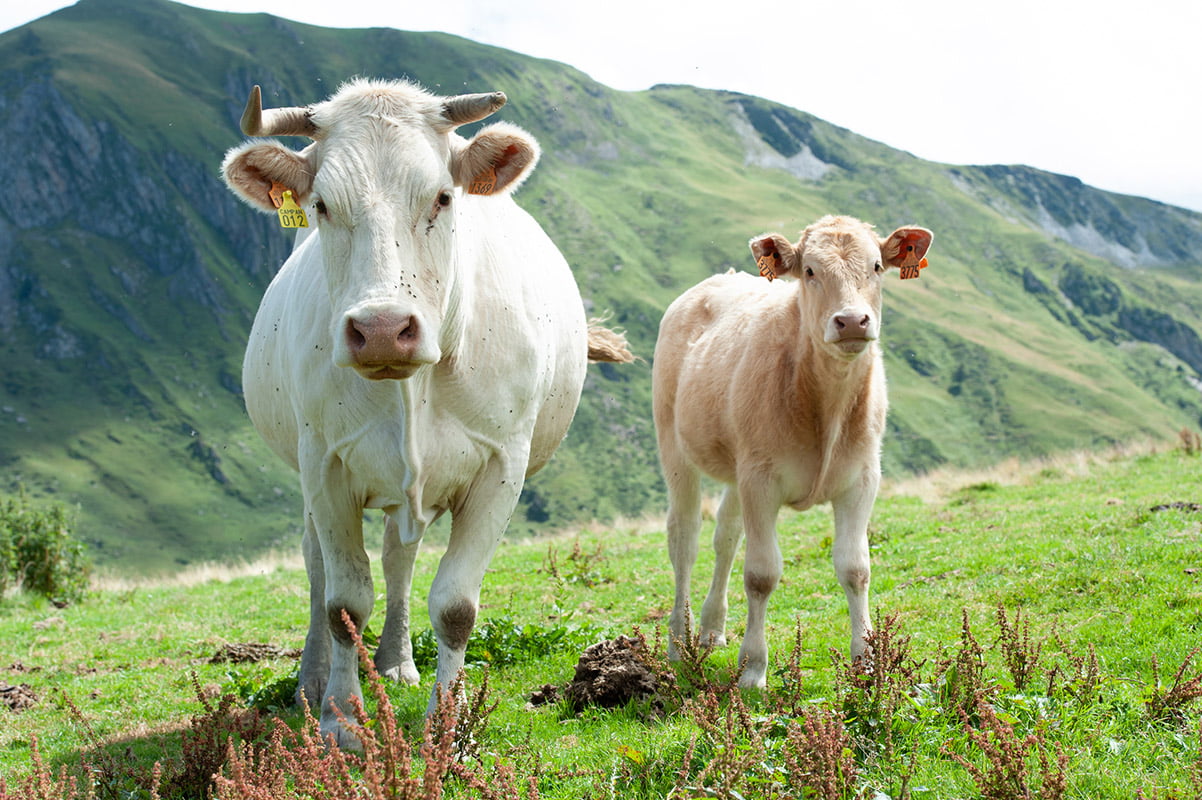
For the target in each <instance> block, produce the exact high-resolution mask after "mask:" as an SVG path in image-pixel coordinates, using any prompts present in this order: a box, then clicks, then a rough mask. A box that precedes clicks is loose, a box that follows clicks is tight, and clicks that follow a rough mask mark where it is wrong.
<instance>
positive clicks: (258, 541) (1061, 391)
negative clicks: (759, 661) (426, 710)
mask: <svg viewBox="0 0 1202 800" xmlns="http://www.w3.org/2000/svg"><path fill="white" fill-rule="evenodd" d="M0 66H2V67H3V70H2V71H0V76H2V77H0V161H2V162H3V163H5V164H6V165H9V166H8V169H9V170H10V171H11V173H12V176H11V179H10V181H9V187H10V188H9V190H8V191H7V192H6V193H5V194H4V195H3V196H0V333H2V334H3V339H2V341H0V352H2V353H3V357H4V361H5V375H4V380H3V381H0V393H2V394H3V397H0V408H2V409H3V413H0V482H2V484H0V485H7V486H8V487H9V488H12V487H14V486H15V485H17V484H18V483H21V484H24V485H26V486H27V487H28V488H29V489H30V490H31V491H32V492H34V493H35V494H44V495H55V496H57V497H58V498H59V499H63V500H66V501H68V502H71V503H78V504H79V505H80V509H81V528H82V529H83V531H84V533H85V535H86V536H87V538H89V539H90V540H91V541H92V542H93V544H94V546H95V547H96V548H97V552H98V554H99V557H100V558H101V560H102V561H105V562H108V563H120V564H122V565H124V566H125V567H126V568H129V569H133V570H149V571H163V570H169V569H175V568H177V567H178V566H179V565H181V564H186V563H189V562H193V561H198V560H209V559H230V558H234V557H238V556H241V555H244V554H247V553H253V552H257V551H259V550H260V549H262V548H263V547H266V546H269V545H271V544H272V543H276V542H282V541H291V540H293V539H295V538H296V531H297V529H298V527H299V526H298V523H297V519H298V518H299V503H298V499H297V492H296V489H295V485H296V481H295V478H294V476H293V475H291V474H290V472H289V471H288V470H287V469H286V468H284V467H283V466H282V465H281V464H279V463H278V462H277V460H276V459H274V457H272V456H271V455H270V454H269V453H267V452H266V449H265V448H264V447H263V446H262V445H261V444H260V443H259V441H258V438H257V436H256V435H255V434H254V432H253V431H252V430H251V429H250V428H249V425H248V424H247V422H246V418H245V414H244V412H243V410H242V406H241V397H240V386H239V378H238V376H239V373H240V367H239V364H240V360H241V351H242V345H243V342H244V338H245V335H246V332H247V330H248V328H249V325H250V321H251V319H252V318H253V314H254V310H255V308H256V306H257V303H258V299H259V297H260V296H261V293H262V290H263V288H264V287H265V285H266V283H267V281H268V280H269V279H270V276H271V275H272V274H273V273H274V270H275V269H276V268H277V267H278V265H279V264H280V263H281V262H282V261H283V259H284V258H285V257H286V255H287V252H288V249H289V244H290V243H289V240H288V238H287V237H286V236H285V235H283V234H282V232H281V231H279V229H278V228H276V227H274V224H273V222H272V220H270V219H268V218H266V217H263V216H260V215H257V214H255V213H253V212H251V211H250V210H248V209H246V208H245V207H243V206H241V205H240V204H239V203H238V201H237V200H235V199H234V198H233V197H232V196H231V195H230V194H229V193H228V192H227V191H226V190H225V189H224V188H223V186H222V185H221V184H220V181H219V179H218V177H217V165H218V164H219V162H220V159H221V156H222V154H223V152H224V151H225V149H227V148H228V147H230V146H232V145H234V144H236V143H237V142H238V141H239V140H240V136H239V134H238V131H237V118H238V116H239V114H240V111H241V107H242V104H243V102H244V100H245V96H246V92H247V90H248V88H249V87H250V86H251V85H252V84H254V83H259V84H262V85H263V86H264V89H265V95H266V102H267V103H268V104H275V105H292V104H305V103H309V102H313V101H316V100H319V99H321V98H323V97H325V96H327V95H328V94H329V93H330V92H331V91H333V89H334V88H335V87H336V86H337V85H338V83H339V82H340V81H342V80H344V79H346V78H348V77H350V76H353V75H358V74H363V75H373V76H384V77H408V78H412V79H414V80H417V81H419V82H420V83H422V84H423V85H425V86H427V87H428V88H431V89H434V90H437V91H441V92H444V93H447V94H451V93H456V92H460V91H483V90H491V89H501V90H504V91H505V92H506V93H507V94H508V95H509V97H510V103H509V105H508V106H506V108H505V109H503V110H502V112H501V113H500V114H499V115H498V118H501V119H506V120H510V121H513V122H517V123H519V124H521V125H523V126H525V127H527V128H529V129H530V130H531V131H532V132H533V133H534V134H535V135H536V136H537V137H538V139H539V140H540V142H541V143H542V145H543V148H544V153H545V155H544V159H543V162H542V163H541V165H540V166H539V168H538V169H537V170H536V172H535V174H534V175H533V177H532V178H531V180H530V181H529V182H528V184H527V185H526V186H524V187H523V189H522V190H521V192H520V193H519V195H518V201H519V202H520V203H521V204H522V205H523V206H524V207H526V208H527V209H529V210H530V211H531V212H532V213H533V214H534V215H535V216H536V217H537V218H538V219H539V220H540V222H542V224H543V225H544V226H545V227H546V229H547V230H548V232H549V233H550V234H551V236H552V238H553V239H554V240H555V241H556V242H557V243H558V244H559V246H560V247H561V249H562V250H563V251H564V253H565V254H566V255H567V257H568V260H569V262H570V263H571V264H572V265H573V267H574V269H575V272H576V274H577V278H578V281H579V283H580V285H581V289H582V293H583V294H584V297H585V300H586V304H587V305H588V306H589V308H590V310H592V311H594V312H596V313H611V314H612V322H613V324H615V325H617V326H619V327H622V328H625V329H626V330H627V332H628V334H629V336H630V339H631V341H632V343H633V345H634V349H635V350H636V352H637V353H638V354H639V355H640V356H642V357H643V359H644V361H642V362H640V363H637V364H635V365H632V366H629V367H624V368H617V369H612V368H596V367H595V368H592V370H591V371H590V375H589V379H588V384H587V386H586V391H585V397H584V400H583V402H582V405H581V409H580V412H579V414H578V415H577V419H576V422H575V424H574V426H573V429H572V431H571V433H570V434H569V437H568V440H567V442H566V443H565V446H564V447H563V448H562V449H561V451H560V453H559V455H558V456H557V457H556V459H555V460H554V461H553V462H552V464H551V465H550V466H549V467H548V468H547V469H546V470H545V471H544V472H543V473H542V474H540V475H539V476H536V478H535V479H534V480H533V481H531V482H530V484H529V486H528V488H527V491H526V493H525V494H524V496H523V501H522V509H523V513H522V514H521V515H519V519H518V520H517V521H516V522H515V524H514V529H515V532H516V533H518V534H523V533H527V532H530V531H533V530H546V529H554V528H557V527H562V526H565V525H569V524H571V523H573V522H574V521H579V520H588V519H612V518H614V517H616V516H618V515H638V514H641V513H644V512H654V511H658V510H660V509H661V507H662V503H663V491H662V487H661V482H660V479H659V476H658V470H657V468H656V457H655V450H654V435H653V430H652V425H651V421H650V387H649V376H650V363H651V358H652V352H653V347H654V338H655V333H656V329H657V326H658V323H659V318H660V315H661V313H662V310H663V309H664V308H665V307H666V305H667V304H668V303H669V302H670V301H671V300H672V299H673V298H674V297H675V296H676V295H677V294H679V293H680V291H682V290H683V289H684V288H685V287H687V286H689V285H691V284H692V283H695V282H696V281H698V280H700V279H702V278H704V277H705V276H707V275H710V274H712V273H714V272H718V271H723V270H726V269H730V268H735V269H747V268H748V267H749V266H750V258H749V255H748V253H747V250H746V242H747V239H748V238H749V237H750V236H752V235H754V234H756V233H759V232H762V231H765V230H777V231H780V232H783V233H785V234H786V235H789V236H791V237H793V236H796V234H797V232H798V231H799V230H800V229H801V228H803V227H804V226H805V225H807V224H808V223H809V222H811V221H813V220H814V219H816V218H817V217H818V216H820V215H822V214H825V213H828V212H838V213H848V214H853V215H857V216H860V217H862V218H864V219H866V220H868V221H870V222H872V223H874V224H875V225H876V226H877V227H878V229H880V230H881V231H882V232H883V233H887V232H888V231H889V230H891V229H892V228H893V227H895V226H897V225H900V224H905V223H917V224H922V225H925V226H927V227H930V228H931V229H933V230H934V231H935V234H936V239H935V245H934V249H933V251H932V253H931V264H932V266H931V268H930V269H928V270H926V271H924V273H923V278H922V280H920V281H908V282H906V283H904V284H902V283H900V282H896V281H893V280H891V281H890V284H889V286H888V290H887V293H886V300H885V303H886V315H887V318H886V327H885V332H884V336H885V352H886V359H887V365H888V370H889V375H890V382H891V386H892V403H893V411H892V414H891V417H890V431H889V436H888V438H887V440H886V443H885V468H886V470H887V471H888V472H889V473H891V474H895V475H899V474H904V473H907V472H913V471H922V470H927V469H931V468H935V467H938V466H940V465H945V464H946V465H962V466H973V465H982V464H988V463H992V462H994V461H996V460H998V459H1000V458H1004V457H1008V456H1012V455H1026V456H1030V455H1038V454H1043V453H1049V452H1056V451H1059V450H1063V449H1068V448H1081V447H1093V446H1101V445H1106V444H1110V443H1114V442H1121V441H1126V440H1130V439H1133V438H1142V437H1146V436H1162V437H1163V436H1168V435H1172V433H1173V432H1174V431H1175V430H1177V429H1179V428H1180V427H1182V426H1184V425H1196V424H1197V423H1198V421H1199V420H1200V419H1202V395H1200V394H1199V391H1198V389H1197V386H1199V385H1202V383H1200V382H1202V339H1200V338H1199V335H1198V328H1197V327H1196V325H1197V322H1196V321H1197V319H1198V318H1199V317H1198V313H1197V312H1198V310H1199V308H1200V307H1202V291H1200V289H1199V284H1198V281H1197V279H1198V276H1199V270H1200V269H1202V255H1200V252H1202V215H1198V214H1193V213H1191V212H1186V211H1183V210H1180V209H1173V208H1170V207H1167V206H1163V205H1161V204H1158V203H1152V202H1151V201H1146V200H1141V199H1139V198H1125V197H1119V196H1116V195H1111V194H1108V193H1104V192H1098V191H1097V190H1093V189H1091V188H1089V187H1087V186H1083V185H1081V184H1080V182H1074V181H1073V179H1069V178H1065V177H1064V176H1051V175H1048V174H1047V173H1041V172H1038V171H1035V170H1028V169H1026V168H1010V167H989V168H984V167H952V166H948V165H943V164H936V163H931V162H925V161H922V160H919V159H916V158H914V157H912V156H910V155H908V154H906V153H902V152H899V151H896V150H892V149H890V148H888V147H885V146H883V145H881V144H879V143H877V142H873V141H870V140H868V139H865V138H863V137H860V136H857V135H856V134H854V133H852V132H850V131H847V130H844V129H841V128H837V127H835V126H832V125H829V124H827V123H825V122H823V121H822V120H819V119H817V118H814V117H812V116H810V115H808V114H805V113H804V112H802V111H797V110H793V109H788V108H784V107H781V106H777V105H774V104H771V103H768V102H766V101H763V100H760V99H758V98H753V97H747V96H743V95H735V94H730V93H723V92H713V91H705V90H699V89H696V88H692V87H687V86H659V87H655V88H653V89H651V90H649V91H645V92H635V93H628V92H617V91H614V90H611V89H608V88H607V87H604V86H602V85H600V84H597V83H596V82H594V81H592V80H591V79H589V78H588V76H586V75H584V74H582V73H580V72H579V71H576V70H574V69H572V68H571V67H568V66H565V65H563V64H558V63H554V62H549V61H542V60H537V59H531V58H528V57H525V56H522V55H519V54H516V53H511V52H507V51H504V50H500V49H497V48H492V47H487V46H484V45H480V44H477V43H474V42H470V41H466V40H463V39H459V38H456V37H451V36H446V35H440V34H415V33H406V32H401V31H395V30H387V29H369V30H327V29H321V28H315V27H311V26H305V25H298V24H294V23H291V22H287V21H284V20H281V19H278V18H276V17H272V16H269V15H263V14H254V15H236V14H221V13H212V12H205V11H200V10H196V9H191V8H187V7H184V6H179V5H175V4H172V3H169V2H165V1H164V0H151V2H141V1H139V2H135V1H134V0H81V2H79V3H77V4H76V5H75V6H72V7H70V8H67V9H64V10H62V11H60V12H57V13H56V14H53V15H51V16H49V17H46V18H44V19H42V20H39V21H37V22H35V23H32V24H30V25H27V26H24V27H23V28H20V29H17V30H15V31H11V32H9V33H7V34H5V35H4V36H3V37H0ZM468 130H469V132H470V129H468ZM299 144H300V143H298V145H299ZM1074 243H1076V244H1077V245H1079V246H1074ZM1082 247H1086V248H1087V249H1082ZM1108 259H1110V260H1108ZM1132 265H1136V266H1139V267H1141V268H1139V269H1134V268H1132Z"/></svg>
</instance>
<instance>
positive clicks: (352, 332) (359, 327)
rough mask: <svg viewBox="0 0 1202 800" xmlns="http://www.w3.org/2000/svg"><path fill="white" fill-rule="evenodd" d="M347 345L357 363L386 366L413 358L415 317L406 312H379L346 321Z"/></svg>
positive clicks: (414, 349) (415, 343) (416, 343)
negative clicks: (363, 317)
mask: <svg viewBox="0 0 1202 800" xmlns="http://www.w3.org/2000/svg"><path fill="white" fill-rule="evenodd" d="M346 345H347V349H348V350H350V353H351V358H352V359H353V360H354V362H355V363H356V364H358V365H360V366H387V365H394V364H404V363H408V362H411V361H412V360H413V357H414V354H415V352H416V351H417V345H418V325H417V320H416V319H414V318H413V317H412V316H411V315H409V314H393V313H388V312H380V313H376V314H372V315H371V316H369V317H367V318H366V319H356V318H355V317H350V318H348V319H347V322H346Z"/></svg>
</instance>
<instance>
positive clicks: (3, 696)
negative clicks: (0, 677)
mask: <svg viewBox="0 0 1202 800" xmlns="http://www.w3.org/2000/svg"><path fill="white" fill-rule="evenodd" d="M37 703H38V696H37V695H36V694H34V691H33V689H32V688H31V687H30V686H29V684H27V683H22V684H21V685H20V686H9V685H8V684H7V683H4V682H3V681H0V705H2V706H4V707H5V708H7V709H8V710H9V711H24V710H25V709H27V708H33V707H34V706H35V705H37Z"/></svg>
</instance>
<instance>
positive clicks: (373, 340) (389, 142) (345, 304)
mask: <svg viewBox="0 0 1202 800" xmlns="http://www.w3.org/2000/svg"><path fill="white" fill-rule="evenodd" d="M504 103H505V95H504V94H502V93H500V92H494V93H492V94H475V95H461V96H457V97H449V98H448V97H437V96H435V95H432V94H429V93H427V92H425V91H423V90H422V89H420V88H418V87H417V86H414V85H412V84H409V83H405V82H381V81H367V80H357V81H354V82H352V83H350V84H348V85H346V86H344V87H342V88H341V89H340V90H339V92H338V93H337V94H335V95H334V96H333V97H331V98H330V99H329V100H326V101H325V102H323V103H319V104H317V105H315V106H311V107H307V108H282V109H269V110H267V111H264V110H263V109H262V101H261V95H260V91H259V87H258V86H255V87H254V89H252V90H251V93H250V99H249V100H248V101H247V104H246V110H245V112H244V113H243V115H242V130H243V132H244V133H246V134H247V135H248V136H305V137H308V138H310V139H312V140H313V143H312V144H310V145H309V146H308V147H306V148H305V149H304V150H301V151H299V152H296V151H293V150H290V149H288V148H286V147H284V146H283V145H282V144H280V143H278V142H264V141H257V142H247V143H245V144H243V145H242V146H240V147H236V148H234V149H233V150H230V152H229V153H227V154H226V157H225V162H224V164H223V165H222V172H223V174H224V176H225V180H226V183H227V184H228V185H229V187H230V189H232V190H233V191H234V193H235V194H237V195H238V196H239V197H241V198H242V199H243V200H245V201H246V202H248V203H249V204H250V205H252V206H254V207H256V208H258V209H261V210H262V211H265V212H268V213H274V212H275V211H276V208H277V206H278V203H277V202H275V201H273V198H272V192H273V187H274V191H275V194H276V196H277V197H278V196H279V194H280V191H281V190H283V189H287V190H288V191H291V192H292V196H293V198H295V200H296V201H297V202H298V203H299V204H300V205H302V206H308V207H309V208H310V209H312V211H313V214H312V216H313V217H315V218H316V219H310V224H311V225H312V224H316V225H317V228H318V230H319V231H320V237H319V242H320V246H321V248H322V256H323V261H324V265H325V271H326V283H327V286H328V289H329V295H330V302H331V306H332V308H331V311H332V320H331V331H330V334H331V338H332V343H333V357H334V362H335V363H336V364H338V365H339V366H346V367H353V368H354V369H355V370H356V371H358V373H359V374H360V375H362V376H363V377H365V378H371V379H377V380H378V379H388V378H396V379H402V378H408V377H409V376H411V375H412V374H413V373H414V372H416V371H417V370H418V369H419V368H420V367H422V366H424V365H428V364H433V363H437V362H438V361H439V360H441V359H442V358H443V357H444V356H446V355H447V354H448V352H449V351H451V350H453V348H454V346H455V343H456V342H457V341H458V340H459V337H460V335H461V334H462V325H463V320H462V314H461V309H460V300H461V297H462V294H463V291H464V286H463V285H462V281H461V280H460V273H459V269H458V266H457V250H458V248H457V245H456V242H457V238H458V237H457V236H456V217H457V211H456V209H457V207H458V206H459V205H460V204H461V203H464V202H486V201H477V200H476V198H468V197H465V194H466V193H468V192H470V193H471V194H484V195H496V194H504V193H506V192H509V191H512V190H513V189H514V188H516V187H517V185H518V184H520V183H521V181H522V180H524V179H525V177H526V176H527V175H528V174H529V172H530V170H531V168H532V167H533V166H534V164H535V162H536V161H537V160H538V156H539V151H538V145H537V143H536V142H535V141H534V139H533V138H532V137H531V136H530V135H529V134H527V133H526V132H525V131H523V130H521V129H519V128H517V127H515V126H513V125H508V124H506V123H497V124H494V125H490V126H488V127H485V128H483V129H482V130H480V131H479V132H478V133H477V134H476V135H475V136H474V137H473V138H472V139H470V140H466V139H464V138H463V137H461V136H459V135H458V134H456V133H455V128H456V127H458V126H459V125H463V124H466V123H469V122H475V121H477V120H480V119H483V118H485V117H487V116H488V115H489V114H491V113H493V112H494V111H496V110H497V109H498V108H500V107H501V106H502V105H504Z"/></svg>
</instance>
